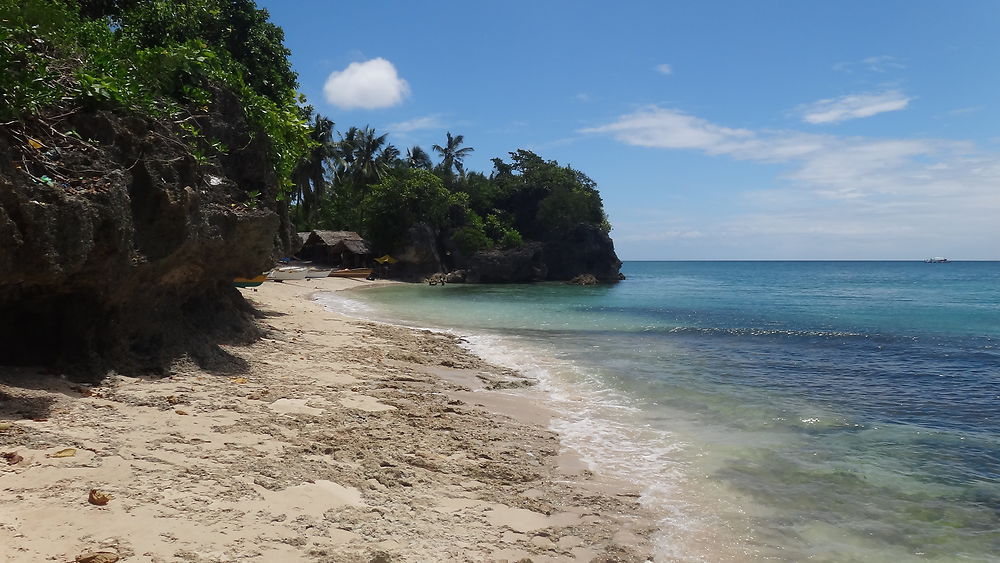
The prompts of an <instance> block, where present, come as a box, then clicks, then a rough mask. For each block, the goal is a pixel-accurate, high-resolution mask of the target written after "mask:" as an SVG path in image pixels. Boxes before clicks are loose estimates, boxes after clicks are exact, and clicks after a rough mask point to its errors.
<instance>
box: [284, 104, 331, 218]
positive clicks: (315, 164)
mask: <svg viewBox="0 0 1000 563" xmlns="http://www.w3.org/2000/svg"><path fill="white" fill-rule="evenodd" d="M303 113H304V114H305V115H306V117H307V119H308V117H309V116H310V115H312V107H306V108H305V109H304V110H303ZM309 138H310V139H311V140H312V141H313V143H315V144H314V145H313V148H312V149H311V150H310V151H309V153H308V154H307V155H306V157H305V158H304V159H303V160H302V162H301V164H300V165H299V166H298V167H297V168H296V169H295V173H294V177H293V180H294V182H295V199H296V200H297V201H298V203H299V205H300V206H301V215H300V216H299V219H300V224H299V227H300V228H302V229H309V228H310V227H311V226H312V224H313V221H314V220H315V216H316V211H317V210H318V209H319V205H320V203H321V202H322V201H323V199H324V198H325V197H326V193H327V191H328V190H329V187H330V182H329V180H328V179H327V173H326V168H327V162H328V161H329V159H330V158H331V157H333V155H334V153H335V150H336V144H335V143H334V142H333V121H330V120H329V119H327V118H326V117H323V116H322V115H319V114H316V115H315V116H313V122H312V130H311V131H310V132H309Z"/></svg>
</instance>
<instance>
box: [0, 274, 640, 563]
mask: <svg viewBox="0 0 1000 563" xmlns="http://www.w3.org/2000/svg"><path fill="white" fill-rule="evenodd" d="M360 283H364V282H359V281H356V280H336V279H324V280H309V281H308V282H286V283H282V284H278V283H268V284H266V285H265V286H263V287H261V288H260V290H259V291H257V292H251V291H249V290H245V291H247V293H246V295H247V296H248V298H250V299H251V301H252V302H253V303H254V304H255V305H256V306H257V307H258V309H259V310H261V311H262V312H263V313H264V314H265V315H266V317H265V318H264V319H263V320H262V323H263V324H264V325H265V326H266V327H267V328H268V334H267V338H265V339H264V340H262V341H260V342H258V343H256V344H254V345H252V346H246V347H233V348H228V351H229V352H230V353H231V354H233V356H234V357H236V358H239V359H242V360H245V361H246V362H247V363H248V364H249V366H250V367H249V371H246V372H242V373H230V374H222V373H208V372H205V371H203V370H200V369H198V368H197V367H196V366H194V365H193V364H189V363H186V362H178V363H177V365H176V366H175V367H174V370H173V372H172V374H171V375H170V376H169V377H166V378H162V379H143V378H127V377H122V376H117V375H113V376H112V377H110V378H109V379H108V380H107V381H106V383H105V384H104V385H102V386H99V387H93V388H87V387H81V386H77V385H73V384H71V383H68V382H66V381H65V380H64V379H62V378H61V377H59V376H58V374H48V375H42V374H40V373H39V372H38V370H31V369H23V368H5V367H0V453H9V454H15V455H12V456H9V457H8V458H0V561H45V560H52V561H73V560H74V558H75V557H77V556H78V555H80V554H82V553H85V552H96V551H105V552H108V553H113V554H116V555H118V556H119V557H121V558H122V560H124V561H205V562H207V561H213V562H215V561H282V562H284V561H337V562H354V561H358V562H362V561H363V562H368V561H503V560H507V561H518V560H522V559H524V558H530V560H531V561H539V562H541V561H591V560H595V559H596V560H600V561H644V560H645V559H646V557H645V555H646V553H647V549H648V545H647V543H646V540H645V537H646V536H648V532H649V529H648V525H647V524H648V522H649V519H648V517H647V516H646V515H645V514H644V513H643V512H642V509H641V508H640V507H639V506H638V504H637V495H635V494H634V492H632V491H630V490H628V489H627V488H624V487H622V486H620V485H617V484H614V483H608V482H605V481H603V480H601V479H600V478H599V477H597V476H594V475H592V474H591V473H590V472H588V471H585V470H583V469H582V467H580V466H579V465H578V464H573V463H571V462H569V463H567V461H566V460H571V459H572V455H571V452H569V453H568V452H565V451H563V450H562V448H561V446H560V443H559V440H558V437H557V436H556V435H555V434H553V433H551V432H549V431H547V430H545V428H544V422H545V416H546V414H545V412H544V410H541V409H537V408H534V407H533V406H532V403H531V400H530V396H531V393H532V392H531V391H527V392H525V393H522V395H514V396H512V395H510V394H509V393H508V394H505V395H498V394H496V393H495V392H491V391H490V390H489V389H490V388H497V387H503V388H510V387H515V388H516V387H519V386H522V385H523V384H524V383H530V382H526V381H525V380H523V379H522V378H520V376H519V375H518V374H515V373H511V372H509V371H506V370H503V369H499V368H496V367H493V366H490V365H487V364H485V363H484V362H482V361H481V360H479V359H478V358H476V357H474V356H471V355H469V354H468V353H466V352H464V351H463V350H461V349H460V348H459V347H458V346H457V342H456V341H455V339H454V338H452V337H450V336H445V335H440V334H434V333H430V332H422V331H413V330H408V329H403V328H398V327H391V326H385V325H377V324H372V323H366V322H360V321H354V320H350V319H346V318H344V317H341V316H338V315H334V314H331V313H328V312H326V311H324V310H323V309H322V308H321V307H320V306H319V305H318V304H316V303H315V302H312V301H310V300H308V295H309V294H310V293H311V292H314V291H316V290H318V289H319V290H335V289H342V288H346V287H350V286H353V285H358V284H360ZM240 363H242V362H239V361H236V362H234V365H237V364H240ZM486 405H488V408H487V407H486ZM498 411H503V412H498ZM68 449H72V450H73V451H72V452H67V451H65V450H68ZM57 453H58V455H56V454H57ZM18 458H20V459H18ZM10 462H15V463H13V464H9V463H10ZM91 489H98V490H99V491H101V492H103V493H106V494H110V495H111V496H112V497H113V499H112V500H111V501H110V502H108V503H107V504H106V505H105V506H96V505H93V504H90V503H89V502H88V493H89V491H90V490H91Z"/></svg>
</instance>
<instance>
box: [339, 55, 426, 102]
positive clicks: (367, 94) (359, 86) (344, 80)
mask: <svg viewBox="0 0 1000 563" xmlns="http://www.w3.org/2000/svg"><path fill="white" fill-rule="evenodd" d="M409 94H410V85H409V84H408V83H407V82H406V80H403V79H402V78H400V77H399V75H398V74H397V72H396V67H395V66H393V65H392V63H391V62H389V61H387V60H385V59H383V58H381V57H379V58H375V59H371V60H368V61H365V62H362V63H351V64H350V65H348V66H347V68H345V69H344V70H337V71H334V72H331V73H330V76H329V77H327V79H326V84H324V85H323V95H324V97H325V98H326V101H328V102H330V103H331V104H333V105H335V106H337V107H339V108H342V109H358V108H361V109H377V108H386V107H392V106H395V105H399V104H400V103H402V101H403V98H405V97H406V96H408V95H409Z"/></svg>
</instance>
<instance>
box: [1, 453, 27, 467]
mask: <svg viewBox="0 0 1000 563" xmlns="http://www.w3.org/2000/svg"><path fill="white" fill-rule="evenodd" d="M0 457H2V458H4V459H6V460H7V465H17V464H18V463H21V461H23V460H24V458H23V457H21V456H20V455H18V453H17V452H4V453H0Z"/></svg>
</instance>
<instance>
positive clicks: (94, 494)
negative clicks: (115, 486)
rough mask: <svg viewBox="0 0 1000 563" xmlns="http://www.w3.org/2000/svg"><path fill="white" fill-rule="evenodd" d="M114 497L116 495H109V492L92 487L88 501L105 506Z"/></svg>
mask: <svg viewBox="0 0 1000 563" xmlns="http://www.w3.org/2000/svg"><path fill="white" fill-rule="evenodd" d="M113 498H115V497H113V496H111V495H109V494H108V493H104V492H101V491H98V490H97V489H90V496H89V497H88V498H87V502H89V503H90V504H96V505H97V506H104V505H105V504H108V502H110V501H111V499H113Z"/></svg>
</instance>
